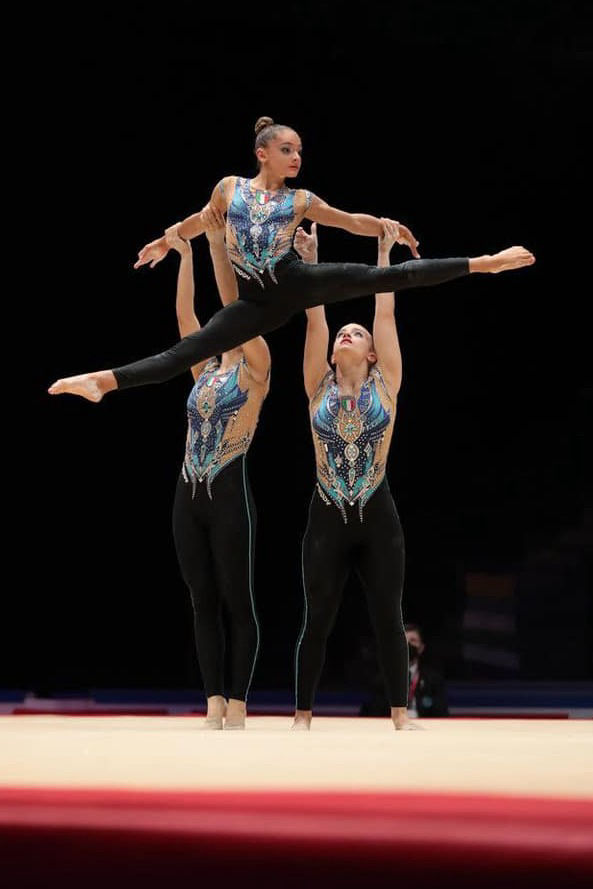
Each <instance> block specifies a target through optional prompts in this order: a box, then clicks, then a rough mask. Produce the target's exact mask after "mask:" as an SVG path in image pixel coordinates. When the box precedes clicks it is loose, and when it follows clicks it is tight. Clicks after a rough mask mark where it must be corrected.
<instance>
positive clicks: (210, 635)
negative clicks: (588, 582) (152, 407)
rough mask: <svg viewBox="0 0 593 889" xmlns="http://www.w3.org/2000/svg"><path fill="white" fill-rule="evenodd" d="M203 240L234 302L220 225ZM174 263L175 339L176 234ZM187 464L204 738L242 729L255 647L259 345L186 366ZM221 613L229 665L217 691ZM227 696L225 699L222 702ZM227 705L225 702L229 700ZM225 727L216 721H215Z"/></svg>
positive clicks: (170, 239) (262, 377) (188, 317)
mask: <svg viewBox="0 0 593 889" xmlns="http://www.w3.org/2000/svg"><path fill="white" fill-rule="evenodd" d="M209 216H211V217H212V221H211V223H210V224H211V225H212V228H211V229H209V230H208V231H207V236H208V240H209V241H210V255H211V258H212V262H213V265H214V273H215V277H216V283H217V286H218V291H219V293H220V298H221V300H222V302H223V304H224V305H227V304H229V303H231V302H232V301H234V300H235V299H236V298H237V287H236V280H235V275H234V273H233V270H232V268H231V265H230V262H229V260H228V256H227V253H226V249H225V244H224V221H223V219H222V216H219V214H216V213H215V212H212V213H210V214H209ZM167 243H168V246H169V247H172V248H174V249H175V250H177V252H178V253H179V254H180V264H179V273H178V281H177V297H176V310H177V320H178V324H179V332H180V334H181V336H185V335H187V334H189V333H193V332H194V331H197V330H199V329H200V323H199V321H198V318H197V316H196V313H195V306H194V289H195V285H194V274H193V260H192V248H191V244H189V243H188V242H187V241H184V240H183V239H182V238H180V237H179V236H178V234H177V232H176V231H175V230H172V231H171V232H169V234H168V235H167ZM192 374H193V377H194V381H195V383H194V386H193V388H192V390H191V392H190V394H189V397H188V401H187V416H188V428H187V439H186V447H185V457H184V460H183V464H182V467H181V473H180V475H179V479H178V482H177V489H176V492H175V502H174V506H173V535H174V538H175V549H176V551H177V558H178V560H179V566H180V569H181V573H182V575H183V578H184V580H185V582H186V584H187V586H188V588H189V591H190V595H191V601H192V606H193V612H194V635H195V642H196V650H197V655H198V661H199V664H200V671H201V674H202V681H203V684H204V690H205V693H206V698H207V702H208V712H207V716H206V720H205V722H204V728H206V729H222V728H223V726H224V728H225V729H227V730H228V729H244V728H245V716H246V706H247V705H246V702H247V695H248V692H249V687H250V685H251V680H252V678H253V672H254V669H255V662H256V658H257V652H258V648H259V626H258V622H257V616H256V610H255V601H254V591H253V559H254V548H255V518H256V517H255V506H254V503H253V498H252V496H251V490H250V487H249V481H248V478H247V467H246V454H247V451H248V449H249V446H250V444H251V441H252V439H253V435H254V432H255V428H256V426H257V422H258V419H259V414H260V411H261V408H262V405H263V402H264V399H265V398H266V396H267V394H268V389H269V384H270V352H269V349H268V346H267V344H266V342H265V340H264V339H262V337H256V338H255V339H253V340H251V341H249V342H247V343H244V344H243V345H242V346H240V347H238V348H236V349H232V350H230V351H226V352H223V354H222V355H221V358H220V360H218V359H217V358H216V357H215V358H211V359H210V360H209V361H207V362H201V363H199V364H196V365H194V366H193V367H192ZM223 612H225V614H226V618H227V622H228V628H229V635H230V643H231V657H230V663H229V677H228V684H227V683H225V669H224V668H225V647H226V646H225V641H226V640H225V630H224V619H223ZM227 690H228V694H227ZM227 698H228V700H227ZM223 720H224V722H223Z"/></svg>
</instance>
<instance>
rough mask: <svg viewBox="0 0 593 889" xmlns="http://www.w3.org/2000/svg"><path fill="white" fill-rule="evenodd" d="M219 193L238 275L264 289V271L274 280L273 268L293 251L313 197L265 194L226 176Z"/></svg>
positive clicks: (299, 192) (287, 191)
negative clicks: (225, 213) (225, 211)
mask: <svg viewBox="0 0 593 889" xmlns="http://www.w3.org/2000/svg"><path fill="white" fill-rule="evenodd" d="M219 189H220V191H221V193H222V195H223V197H224V199H225V203H226V205H227V227H226V243H227V250H228V253H229V257H230V259H231V262H232V263H233V265H234V267H235V271H236V272H237V274H238V275H239V276H240V277H242V275H241V272H243V274H244V275H245V274H246V275H247V277H248V278H253V279H255V280H256V281H257V282H258V283H259V284H260V285H261V286H262V287H263V286H264V284H263V281H262V275H263V273H264V271H265V270H266V269H267V270H268V272H269V274H270V276H271V278H272V280H274V279H275V276H274V267H275V265H276V263H277V262H278V261H279V260H280V259H282V257H283V256H285V255H286V254H287V253H288V251H289V250H290V248H291V246H292V239H293V237H294V233H295V231H296V228H297V226H298V225H299V223H300V222H301V221H302V219H303V216H304V214H305V213H306V211H307V210H308V209H309V207H310V206H311V202H312V200H313V197H314V196H313V194H312V193H311V192H310V191H306V190H305V189H303V188H298V189H294V188H287V187H283V188H281V189H279V190H278V191H263V190H262V189H258V188H255V187H254V186H253V184H252V180H251V179H243V178H242V177H241V176H227V177H226V178H225V179H223V180H222V181H221V182H220V183H219Z"/></svg>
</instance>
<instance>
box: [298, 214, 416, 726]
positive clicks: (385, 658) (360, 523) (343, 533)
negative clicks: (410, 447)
mask: <svg viewBox="0 0 593 889" xmlns="http://www.w3.org/2000/svg"><path fill="white" fill-rule="evenodd" d="M396 239H397V226H396V225H395V223H390V222H386V224H385V234H384V235H382V236H381V237H380V238H379V247H378V251H379V252H378V265H379V266H380V267H382V268H383V267H386V266H388V265H389V253H390V250H391V248H392V246H393V244H394V243H395V241H396ZM295 247H296V249H297V250H298V251H299V253H300V255H301V256H302V258H303V259H304V261H305V262H308V263H315V262H317V232H316V226H315V224H313V226H312V229H311V234H310V235H308V234H306V232H305V231H304V230H303V229H302V228H299V229H297V232H296V236H295ZM394 310H395V295H394V293H377V294H376V296H375V317H374V322H373V332H372V335H371V333H369V331H368V330H366V328H364V327H363V326H362V325H361V324H355V323H352V324H345V325H344V326H343V327H341V328H340V330H339V331H338V333H337V334H336V337H335V339H334V342H333V346H332V355H331V361H332V364H333V365H334V369H333V368H332V367H330V365H329V364H328V361H327V355H328V346H329V330H328V326H327V322H326V318H325V309H324V307H323V306H317V307H315V308H313V309H307V334H306V339H305V354H304V360H303V373H304V381H305V390H306V392H307V396H308V398H309V414H310V418H311V431H312V434H313V445H314V449H315V460H316V466H317V484H316V486H315V490H314V491H313V496H312V498H311V504H310V507H309V520H308V523H307V529H306V531H305V536H304V538H303V584H304V595H305V607H304V617H303V626H302V630H301V634H300V636H299V640H298V643H297V650H296V663H295V672H296V713H295V719H294V723H293V729H297V730H308V729H309V728H310V726H311V718H312V715H313V713H312V711H313V703H314V697H315V691H316V689H317V684H318V682H319V677H320V675H321V671H322V668H323V663H324V660H325V649H326V643H327V639H328V636H329V634H330V632H331V629H332V626H333V624H334V621H335V618H336V614H337V611H338V608H339V605H340V600H341V597H342V591H343V589H344V584H345V583H346V580H347V579H348V575H349V574H350V572H351V571H353V570H354V571H356V573H357V574H358V576H359V578H360V580H361V582H362V585H363V587H364V590H365V593H366V599H367V605H368V609H369V614H370V617H371V623H372V625H373V629H374V632H375V635H376V638H377V644H378V651H379V659H380V662H381V666H382V670H383V675H384V679H385V684H386V688H387V696H388V700H389V703H390V707H391V717H392V719H393V723H394V726H395V728H396V729H399V730H408V729H414V728H417V727H418V726H417V725H416V724H415V723H413V722H412V721H411V720H410V719H409V718H408V716H407V700H408V644H407V640H406V634H405V630H404V624H403V619H402V611H401V602H402V591H403V582H404V538H403V533H402V528H401V524H400V520H399V516H398V514H397V509H396V507H395V503H394V500H393V497H392V495H391V491H390V489H389V484H388V481H387V477H386V475H385V467H386V462H387V455H388V453H389V446H390V444H391V437H392V433H393V425H394V422H395V415H396V408H397V396H398V392H399V389H400V385H401V379H402V359H401V352H400V347H399V340H398V336H397V328H396V323H395V312H394Z"/></svg>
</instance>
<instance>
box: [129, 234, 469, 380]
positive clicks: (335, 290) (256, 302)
mask: <svg viewBox="0 0 593 889" xmlns="http://www.w3.org/2000/svg"><path fill="white" fill-rule="evenodd" d="M468 273H469V263H468V260H467V259H414V260H410V261H409V262H402V263H400V264H399V265H392V266H387V267H386V268H378V267H377V266H370V265H360V264H355V263H350V262H343V263H336V262H332V263H329V262H326V263H318V264H317V265H313V264H309V263H305V262H302V261H301V260H300V259H299V257H298V255H297V253H296V252H295V251H294V250H289V252H288V253H287V254H286V256H284V257H283V258H282V259H281V260H280V261H279V262H278V264H277V265H276V268H275V270H274V277H275V278H276V281H277V283H276V282H275V281H274V280H273V278H272V277H271V275H270V273H269V271H266V272H265V273H263V275H262V276H260V279H261V281H262V282H263V284H264V285H265V286H264V287H262V286H261V285H260V284H259V283H258V282H257V281H256V280H255V278H254V277H252V278H250V279H249V280H246V279H245V278H244V277H243V274H245V273H241V271H240V272H239V273H238V278H237V280H238V284H239V299H238V300H237V301H236V302H234V303H231V304H230V305H228V306H225V307H224V308H223V309H220V310H219V311H218V312H217V313H216V314H215V315H213V317H212V318H211V319H210V321H209V322H208V324H206V325H204V327H202V329H201V330H199V331H197V332H196V333H192V334H191V335H190V336H186V337H184V338H183V339H182V340H180V341H179V342H177V343H176V344H175V345H174V346H172V347H171V348H170V349H167V350H166V351H165V352H161V353H160V354H159V355H153V356H152V357H151V358H144V359H141V360H140V361H135V362H133V363H132V364H125V365H123V367H117V368H115V369H114V370H113V373H114V374H115V378H116V380H117V386H118V388H119V389H129V388H130V387H132V386H143V385H146V384H147V383H163V382H165V380H170V379H171V378H172V377H175V376H178V375H179V374H181V373H183V372H184V371H186V370H188V369H189V368H190V367H192V365H194V364H197V363H198V362H199V361H204V360H205V359H206V358H211V357H212V356H213V355H220V354H221V353H222V352H226V351H228V350H229V349H233V348H235V346H239V345H241V343H245V342H247V341H248V340H250V339H253V338H254V337H256V336H259V335H261V334H264V333H269V331H271V330H275V329H276V328H277V327H281V326H282V325H283V324H284V323H285V322H286V321H288V319H289V318H290V317H291V316H292V315H294V314H295V313H296V312H299V311H303V310H304V309H307V308H311V307H312V306H318V305H325V304H328V303H335V302H340V301H342V300H346V299H353V298H355V297H358V296H365V295H368V294H372V293H381V292H383V291H391V290H398V291H400V290H407V289H409V288H410V287H428V286H431V285H433V284H441V283H443V282H444V281H450V280H452V279H453V278H460V277H462V276H463V275H467V274H468Z"/></svg>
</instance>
